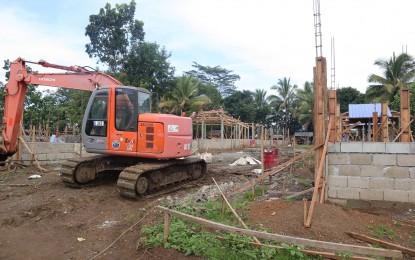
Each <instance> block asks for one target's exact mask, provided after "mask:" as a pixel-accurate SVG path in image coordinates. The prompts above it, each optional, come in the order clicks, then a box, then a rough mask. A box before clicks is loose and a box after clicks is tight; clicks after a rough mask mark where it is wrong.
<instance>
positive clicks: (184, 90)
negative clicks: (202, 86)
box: [160, 76, 211, 114]
mask: <svg viewBox="0 0 415 260" xmlns="http://www.w3.org/2000/svg"><path fill="white" fill-rule="evenodd" d="M198 85H199V81H198V80H197V79H195V78H193V77H190V76H182V77H180V78H179V79H178V81H177V84H176V87H175V88H174V89H173V91H172V93H171V95H170V96H169V97H168V98H167V99H166V98H165V99H164V100H162V102H161V103H160V108H161V109H162V110H164V111H168V112H169V113H175V114H181V113H183V112H190V111H195V110H200V109H201V108H202V107H203V106H204V105H207V104H209V103H211V100H210V99H209V98H208V97H207V96H206V95H198Z"/></svg>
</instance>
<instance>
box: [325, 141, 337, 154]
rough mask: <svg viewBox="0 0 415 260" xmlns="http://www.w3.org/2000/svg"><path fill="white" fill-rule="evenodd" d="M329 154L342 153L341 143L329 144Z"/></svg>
mask: <svg viewBox="0 0 415 260" xmlns="http://www.w3.org/2000/svg"><path fill="white" fill-rule="evenodd" d="M327 151H328V152H329V153H340V143H339V142H337V143H334V144H333V143H329V144H328V147H327Z"/></svg>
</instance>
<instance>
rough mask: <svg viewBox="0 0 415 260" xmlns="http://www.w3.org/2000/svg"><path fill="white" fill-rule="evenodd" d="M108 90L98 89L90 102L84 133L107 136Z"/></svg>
mask: <svg viewBox="0 0 415 260" xmlns="http://www.w3.org/2000/svg"><path fill="white" fill-rule="evenodd" d="M107 118H108V90H99V92H97V94H96V95H95V98H94V101H93V102H92V105H91V109H90V111H89V114H88V119H87V122H86V127H85V133H86V134H87V135H89V136H107V125H108V124H107Z"/></svg>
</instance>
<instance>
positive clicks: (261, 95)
mask: <svg viewBox="0 0 415 260" xmlns="http://www.w3.org/2000/svg"><path fill="white" fill-rule="evenodd" d="M253 97H254V104H255V122H257V123H260V124H266V118H267V115H269V113H270V112H271V109H270V106H269V104H268V101H267V91H265V90H264V89H256V90H255V92H254V93H253Z"/></svg>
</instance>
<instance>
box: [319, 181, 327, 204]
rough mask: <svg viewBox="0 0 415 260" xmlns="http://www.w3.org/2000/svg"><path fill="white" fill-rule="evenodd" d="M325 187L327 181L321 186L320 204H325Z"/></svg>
mask: <svg viewBox="0 0 415 260" xmlns="http://www.w3.org/2000/svg"><path fill="white" fill-rule="evenodd" d="M325 187H326V180H324V179H323V184H322V186H321V193H320V203H323V200H324V192H325V190H324V189H325Z"/></svg>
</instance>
